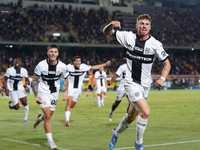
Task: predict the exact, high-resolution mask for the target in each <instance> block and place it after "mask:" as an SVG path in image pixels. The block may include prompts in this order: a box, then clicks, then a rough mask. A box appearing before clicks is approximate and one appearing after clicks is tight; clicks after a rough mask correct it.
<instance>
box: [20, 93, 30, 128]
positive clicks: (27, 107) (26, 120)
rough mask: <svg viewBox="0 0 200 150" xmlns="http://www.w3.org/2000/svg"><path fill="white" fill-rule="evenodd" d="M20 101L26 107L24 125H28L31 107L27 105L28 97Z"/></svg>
mask: <svg viewBox="0 0 200 150" xmlns="http://www.w3.org/2000/svg"><path fill="white" fill-rule="evenodd" d="M20 101H21V102H22V104H23V105H24V124H28V113H29V106H28V104H27V97H23V98H20Z"/></svg>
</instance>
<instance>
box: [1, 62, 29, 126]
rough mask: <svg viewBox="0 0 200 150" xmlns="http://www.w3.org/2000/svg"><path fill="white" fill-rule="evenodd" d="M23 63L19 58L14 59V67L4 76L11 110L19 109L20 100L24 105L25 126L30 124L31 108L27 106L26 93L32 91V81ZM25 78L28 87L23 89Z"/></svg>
mask: <svg viewBox="0 0 200 150" xmlns="http://www.w3.org/2000/svg"><path fill="white" fill-rule="evenodd" d="M21 65H22V62H21V60H20V59H19V58H15V59H14V66H13V67H10V68H8V69H7V70H6V73H5V75H4V81H3V83H4V87H5V91H6V95H7V96H10V99H11V100H10V101H9V108H10V109H15V110H18V109H19V107H20V106H19V101H18V100H19V99H20V101H21V102H22V103H23V105H24V124H28V121H27V119H28V112H29V106H28V104H27V94H26V91H28V90H29V89H30V81H29V79H28V72H27V70H26V69H25V68H23V67H22V66H21ZM23 77H24V78H25V81H26V87H25V88H24V87H23V83H22V79H23Z"/></svg>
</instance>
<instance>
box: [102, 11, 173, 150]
mask: <svg viewBox="0 0 200 150" xmlns="http://www.w3.org/2000/svg"><path fill="white" fill-rule="evenodd" d="M113 28H115V29H116V28H118V29H121V25H120V22H119V21H112V22H111V23H109V24H108V25H107V26H105V27H104V29H103V32H104V34H106V35H107V36H115V37H116V39H117V41H118V42H119V43H120V44H121V45H122V46H123V47H124V48H125V51H126V57H127V58H126V60H127V68H128V69H127V71H126V77H125V80H126V81H125V84H124V87H125V90H126V94H127V96H128V99H129V105H130V107H129V110H128V114H127V115H126V116H124V117H123V118H122V120H121V122H120V124H119V126H118V127H117V128H116V130H115V129H114V130H112V138H111V140H110V143H109V148H110V149H111V150H112V149H114V147H115V145H116V142H117V138H118V136H119V135H120V133H122V132H123V131H125V130H126V129H127V128H128V127H129V126H130V124H131V123H132V122H133V121H134V120H135V118H136V116H137V115H138V113H139V117H138V119H137V126H136V133H137V134H136V141H135V148H136V150H144V148H143V134H144V131H145V129H146V126H147V119H148V117H149V115H150V108H149V105H148V103H147V101H146V99H147V96H148V93H149V90H150V84H151V83H152V78H151V68H152V65H153V62H154V60H155V57H158V58H159V60H161V61H162V62H163V64H164V69H163V70H162V74H161V77H160V78H159V79H158V80H156V83H155V85H156V86H158V87H161V86H163V84H164V81H165V79H166V77H167V75H168V74H169V71H170V69H171V65H170V62H169V60H168V54H167V53H166V52H165V50H164V48H163V45H162V43H160V42H159V41H158V40H156V39H155V38H154V37H153V36H151V35H150V34H149V32H150V29H151V17H150V16H149V15H148V14H144V15H140V16H139V17H138V18H137V20H136V28H137V34H135V33H133V32H131V31H129V32H128V31H117V30H115V29H113Z"/></svg>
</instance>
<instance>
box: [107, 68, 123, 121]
mask: <svg viewBox="0 0 200 150" xmlns="http://www.w3.org/2000/svg"><path fill="white" fill-rule="evenodd" d="M126 70H127V65H126V64H122V65H121V66H119V68H118V69H117V71H116V73H115V75H114V76H113V77H112V79H111V80H110V82H109V85H111V84H112V83H113V82H114V81H115V80H116V79H117V77H119V78H120V83H119V86H118V88H117V94H116V97H115V102H114V103H113V104H112V108H111V110H110V113H109V117H108V120H109V121H110V122H111V121H112V115H113V112H114V111H115V109H116V108H117V106H118V105H119V104H120V103H121V101H122V99H123V98H124V96H125V95H126V91H125V89H124V82H125V81H124V80H125V76H126Z"/></svg>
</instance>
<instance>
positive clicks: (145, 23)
mask: <svg viewBox="0 0 200 150" xmlns="http://www.w3.org/2000/svg"><path fill="white" fill-rule="evenodd" d="M136 28H137V31H138V35H140V36H147V35H149V32H150V29H151V22H150V21H149V20H147V19H141V20H139V21H138V22H137V24H136Z"/></svg>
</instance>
